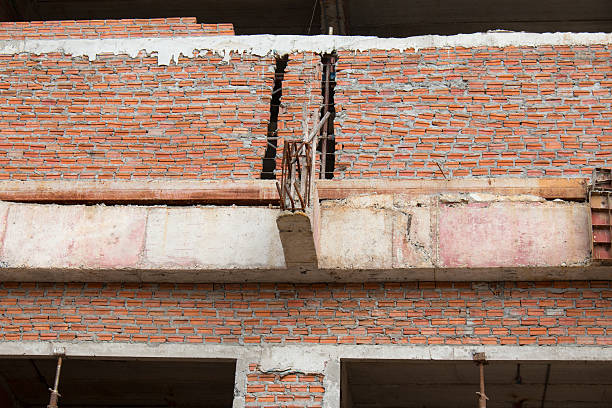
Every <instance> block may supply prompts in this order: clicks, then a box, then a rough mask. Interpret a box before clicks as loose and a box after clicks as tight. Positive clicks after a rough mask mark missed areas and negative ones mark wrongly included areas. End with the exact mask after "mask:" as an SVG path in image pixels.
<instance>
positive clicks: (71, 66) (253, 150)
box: [0, 53, 274, 180]
mask: <svg viewBox="0 0 612 408" xmlns="http://www.w3.org/2000/svg"><path fill="white" fill-rule="evenodd" d="M273 77H274V59H273V57H266V58H262V57H253V56H250V55H248V54H240V55H231V61H230V62H229V63H228V62H224V61H222V59H221V57H220V56H217V55H213V54H212V53H201V54H199V55H198V56H196V57H195V58H191V59H188V58H180V59H179V61H178V63H176V64H174V63H172V64H170V65H169V66H158V64H157V57H156V55H145V54H144V53H141V54H140V55H139V56H138V57H136V58H130V57H129V56H127V55H110V54H108V55H99V56H98V58H96V60H95V61H91V62H90V61H88V60H87V58H86V57H71V56H67V55H62V54H59V53H53V54H43V55H31V54H19V55H3V56H0V179H17V180H26V179H43V178H44V179H54V178H67V179H72V178H75V179H76V178H79V179H131V178H159V177H168V178H171V177H181V178H191V179H194V178H195V179H198V178H200V179H205V178H216V179H232V178H233V179H239V178H256V177H257V175H258V174H259V172H260V170H261V157H262V155H263V149H264V147H265V138H266V126H267V121H268V119H269V104H270V94H271V90H272V85H273Z"/></svg>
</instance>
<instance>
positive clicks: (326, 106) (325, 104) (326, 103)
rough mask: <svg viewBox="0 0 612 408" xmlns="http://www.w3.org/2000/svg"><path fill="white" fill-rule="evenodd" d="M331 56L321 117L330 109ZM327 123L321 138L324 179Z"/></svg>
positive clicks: (326, 72)
mask: <svg viewBox="0 0 612 408" xmlns="http://www.w3.org/2000/svg"><path fill="white" fill-rule="evenodd" d="M331 58H332V57H331V56H330V57H329V60H328V61H326V62H325V65H326V67H325V92H324V98H323V115H321V117H325V114H326V113H327V112H328V110H329V76H330V71H331V65H332V62H331ZM327 123H328V121H327V120H326V121H325V123H324V124H323V139H322V140H321V173H320V174H319V178H321V179H324V178H325V176H326V173H325V161H326V159H327Z"/></svg>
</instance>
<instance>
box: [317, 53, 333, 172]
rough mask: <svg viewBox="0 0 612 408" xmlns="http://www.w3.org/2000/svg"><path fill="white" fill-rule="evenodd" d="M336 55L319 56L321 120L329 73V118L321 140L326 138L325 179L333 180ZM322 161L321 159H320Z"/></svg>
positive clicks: (320, 148) (321, 146)
mask: <svg viewBox="0 0 612 408" xmlns="http://www.w3.org/2000/svg"><path fill="white" fill-rule="evenodd" d="M337 62H338V55H337V54H336V53H332V54H323V55H321V64H322V65H323V75H322V77H321V94H322V95H323V106H322V107H321V115H320V118H323V116H324V115H325V112H326V102H325V99H326V88H327V75H328V72H329V89H328V91H327V93H328V94H327V99H328V100H327V111H329V118H328V119H327V126H324V127H323V128H322V129H321V138H325V137H327V143H326V146H325V150H326V155H325V178H326V179H332V178H334V170H335V168H336V138H335V136H334V120H335V119H336V105H335V102H334V91H335V88H336V63H337ZM317 150H318V151H319V152H322V151H323V141H322V140H321V141H320V142H319V144H318V146H317ZM321 159H323V158H321Z"/></svg>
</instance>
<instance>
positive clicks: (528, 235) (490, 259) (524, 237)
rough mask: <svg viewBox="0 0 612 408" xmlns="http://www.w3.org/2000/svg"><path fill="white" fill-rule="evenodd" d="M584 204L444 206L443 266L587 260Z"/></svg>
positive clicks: (441, 236) (504, 264) (587, 240)
mask: <svg viewBox="0 0 612 408" xmlns="http://www.w3.org/2000/svg"><path fill="white" fill-rule="evenodd" d="M585 209H586V206H584V205H579V204H575V203H572V204H567V203H557V202H544V203H504V202H501V203H499V202H497V203H496V202H493V203H469V204H465V205H463V204H459V205H455V204H449V203H444V204H442V205H441V206H440V221H439V225H440V230H439V238H438V239H439V253H440V262H439V265H440V267H454V268H457V267H465V268H474V267H522V266H545V265H562V266H565V265H575V264H585V263H587V262H588V260H589V249H590V245H589V234H590V227H589V218H588V212H587V211H585Z"/></svg>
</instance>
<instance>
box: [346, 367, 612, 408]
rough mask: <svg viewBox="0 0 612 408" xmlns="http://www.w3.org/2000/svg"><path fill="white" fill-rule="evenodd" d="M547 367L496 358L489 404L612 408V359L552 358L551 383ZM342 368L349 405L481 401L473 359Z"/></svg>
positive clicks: (435, 405) (488, 374)
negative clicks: (577, 360)
mask: <svg viewBox="0 0 612 408" xmlns="http://www.w3.org/2000/svg"><path fill="white" fill-rule="evenodd" d="M519 364H520V367H519V366H518V365H519ZM547 366H548V363H547V362H521V363H516V362H495V361H494V362H490V364H488V365H486V366H485V385H486V387H485V393H486V395H487V396H488V397H489V398H490V400H489V401H487V408H541V407H542V406H544V407H546V408H570V407H571V408H604V407H610V401H612V364H611V363H596V362H551V363H550V372H549V375H548V381H547V380H546V378H547V375H546V371H547ZM342 369H343V375H346V381H347V382H348V387H346V386H345V387H343V388H342V398H343V399H344V403H345V405H343V407H344V408H448V407H453V408H463V407H465V408H473V407H475V406H476V405H477V396H476V392H477V391H478V390H479V373H478V367H477V366H476V365H475V364H474V363H472V362H469V361H467V362H437V361H427V362H410V361H397V360H395V361H352V362H343V366H342ZM345 384H346V383H345ZM347 398H348V401H347V400H346V399H347ZM543 398H544V400H545V403H544V405H542V399H543ZM349 401H350V402H349ZM521 401H522V402H521Z"/></svg>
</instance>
